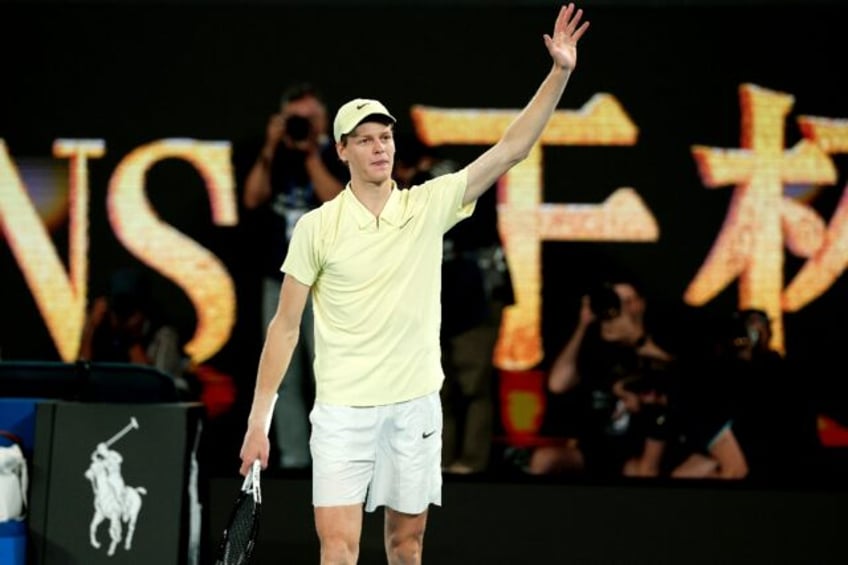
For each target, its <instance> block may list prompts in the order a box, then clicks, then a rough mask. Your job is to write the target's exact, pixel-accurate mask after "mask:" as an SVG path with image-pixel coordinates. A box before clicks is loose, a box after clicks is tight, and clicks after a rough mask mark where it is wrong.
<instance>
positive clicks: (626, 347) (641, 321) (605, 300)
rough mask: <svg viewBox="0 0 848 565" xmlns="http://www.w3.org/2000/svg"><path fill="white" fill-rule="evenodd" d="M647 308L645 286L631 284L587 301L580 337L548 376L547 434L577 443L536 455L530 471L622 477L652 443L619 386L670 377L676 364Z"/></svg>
mask: <svg viewBox="0 0 848 565" xmlns="http://www.w3.org/2000/svg"><path fill="white" fill-rule="evenodd" d="M646 306H647V304H646V300H645V297H644V295H643V293H642V292H641V290H640V288H639V286H638V285H637V283H636V282H635V281H633V280H630V279H626V278H620V279H615V280H608V281H605V282H603V283H602V284H599V285H597V286H595V287H594V288H592V289H591V290H590V291H589V292H588V293H587V294H585V295H584V296H583V297H582V300H581V306H580V313H579V316H578V320H577V324H576V326H575V328H574V331H573V332H572V334H571V337H570V338H569V339H568V341H567V342H566V344H565V346H564V347H563V349H562V350H561V351H560V353H559V354H558V355H557V357H556V359H555V360H554V362H553V364H552V365H551V368H550V372H549V374H548V393H549V394H548V396H549V398H548V409H547V410H546V413H545V423H544V424H543V434H545V435H551V436H557V437H574V438H575V439H576V442H571V443H568V444H563V445H559V444H557V445H545V446H541V447H538V448H536V449H535V450H534V452H533V453H532V454H531V457H530V460H529V464H528V468H527V470H528V472H530V473H532V474H550V473H559V472H581V473H582V472H585V473H587V474H589V475H591V476H593V477H603V476H620V475H621V474H622V472H623V469H624V465H625V463H626V462H627V461H628V460H629V459H631V458H632V457H634V456H635V455H637V454H638V453H640V452H641V450H642V447H643V441H644V437H643V435H642V434H641V432H640V431H639V430H638V429H637V427H636V426H634V425H633V422H632V414H631V413H630V411H629V410H628V407H627V405H626V403H625V402H624V399H623V398H622V397H621V395H620V394H619V393H618V391H617V388H616V387H617V385H618V383H620V382H621V381H622V379H625V378H627V377H628V376H630V375H633V374H634V373H638V372H640V371H645V370H648V369H650V370H652V371H664V370H670V366H671V365H672V364H673V362H674V356H673V355H672V354H671V353H669V352H668V351H666V350H665V349H664V348H663V347H661V346H660V345H659V344H658V343H657V342H656V341H655V339H654V338H653V336H652V335H651V332H650V331H649V328H648V326H647V324H646V318H645V314H646Z"/></svg>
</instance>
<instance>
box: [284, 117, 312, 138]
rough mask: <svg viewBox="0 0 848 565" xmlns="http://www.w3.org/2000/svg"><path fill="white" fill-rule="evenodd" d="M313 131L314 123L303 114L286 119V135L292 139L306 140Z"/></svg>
mask: <svg viewBox="0 0 848 565" xmlns="http://www.w3.org/2000/svg"><path fill="white" fill-rule="evenodd" d="M311 131H312V123H311V122H310V121H309V120H308V119H307V118H304V117H303V116H289V117H288V118H287V119H286V135H287V136H288V137H289V139H291V140H292V141H306V140H307V139H308V138H309V134H310V133H311Z"/></svg>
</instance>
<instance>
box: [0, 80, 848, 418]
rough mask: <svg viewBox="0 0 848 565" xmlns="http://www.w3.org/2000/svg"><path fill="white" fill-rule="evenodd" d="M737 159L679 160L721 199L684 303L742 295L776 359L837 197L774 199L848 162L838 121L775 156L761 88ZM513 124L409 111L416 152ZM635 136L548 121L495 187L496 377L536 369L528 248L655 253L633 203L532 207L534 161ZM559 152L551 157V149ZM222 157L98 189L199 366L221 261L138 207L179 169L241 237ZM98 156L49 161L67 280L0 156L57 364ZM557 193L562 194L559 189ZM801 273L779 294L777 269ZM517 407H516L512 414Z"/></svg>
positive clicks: (811, 294)
mask: <svg viewBox="0 0 848 565" xmlns="http://www.w3.org/2000/svg"><path fill="white" fill-rule="evenodd" d="M739 93H740V106H741V110H742V123H741V125H740V130H741V135H740V147H739V148H733V149H725V148H715V147H706V146H701V145H696V146H693V147H692V155H693V157H694V160H695V163H696V165H697V167H698V172H699V174H700V179H701V182H702V183H703V185H704V187H705V188H708V189H719V188H723V187H731V186H732V190H733V196H732V198H731V203H730V206H729V208H728V210H727V214H726V217H725V220H724V223H723V225H722V226H720V227H718V228H717V234H716V238H715V242H714V244H713V246H712V249H711V250H710V252H709V253H708V255H707V257H706V258H705V259H704V261H703V264H702V266H701V267H700V269H699V270H698V271H697V273H695V274H694V276H693V278H692V280H691V281H690V283H689V285H688V288H687V289H686V291H685V293H684V296H683V298H684V300H685V301H686V302H688V303H689V304H692V305H703V304H705V303H707V302H709V301H710V300H712V299H713V298H714V297H715V296H716V295H717V294H718V293H720V292H721V291H722V290H723V289H724V288H726V287H727V286H728V285H729V284H731V283H732V282H733V281H735V280H737V279H738V281H739V299H738V302H739V307H740V308H748V307H756V308H761V309H763V310H765V311H766V312H768V314H769V315H770V316H771V318H772V320H773V329H774V344H773V345H775V346H776V347H777V348H779V349H783V347H784V332H783V318H782V313H783V312H784V311H795V310H798V309H800V308H802V307H804V305H806V304H808V303H809V302H810V301H811V300H813V299H815V298H816V297H817V296H820V295H821V294H822V293H823V292H824V291H825V290H827V289H828V288H829V287H830V286H831V285H832V284H833V282H834V281H835V280H836V279H837V278H838V277H839V276H840V275H841V274H842V273H843V272H844V270H845V266H846V264H848V191H843V195H842V199H841V201H840V202H839V204H838V208H837V210H836V211H835V213H834V214H833V216H832V218H831V219H830V222H829V223H827V222H826V221H825V220H824V219H823V218H821V217H820V216H819V215H818V213H817V212H816V211H815V210H813V209H812V207H811V206H809V205H807V203H806V202H803V201H801V200H799V199H795V198H793V197H791V196H787V193H786V188H787V186H790V185H791V186H802V187H803V186H810V187H819V186H831V185H834V184H835V183H836V179H837V172H836V169H835V166H834V163H833V159H832V155H834V154H837V153H845V152H846V151H848V121H846V120H837V119H830V118H821V117H812V116H803V117H800V118H799V119H798V123H799V125H800V129H801V131H802V134H803V136H804V138H803V139H802V140H801V141H800V142H798V143H797V144H795V145H794V146H793V147H790V148H786V147H785V122H786V119H787V117H788V116H789V114H790V112H791V109H792V106H793V103H794V98H793V97H792V96H791V95H790V94H786V93H781V92H774V91H770V90H767V89H764V88H762V87H759V86H756V85H751V84H743V85H741V86H740V89H739ZM517 112H518V111H517V110H486V109H451V108H434V107H429V106H414V107H413V108H411V115H412V119H413V123H414V125H415V127H416V129H417V131H418V134H419V136H420V137H421V139H422V140H424V142H425V143H427V144H429V145H451V144H453V145H488V144H491V143H494V142H496V141H497V140H498V139H499V138H500V136H501V134H502V133H503V131H504V130H505V129H506V127H507V126H508V125H509V124H510V123H511V121H512V120H513V119H514V118H515V116H516V115H517ZM638 134H639V129H638V127H637V126H636V124H635V123H634V122H633V120H631V118H630V117H629V116H628V114H627V112H626V111H625V110H624V108H623V107H622V105H621V104H620V103H619V102H618V100H616V98H615V97H614V96H612V95H610V94H598V95H596V96H594V97H593V98H592V99H591V100H589V102H587V103H586V104H585V105H584V106H583V107H582V108H580V109H578V110H559V111H557V112H555V114H554V116H553V117H552V119H551V120H550V122H549V124H548V125H547V127H546V128H545V131H544V132H543V134H542V138H541V140H540V141H539V143H538V144H537V145H536V146H535V147H533V149H532V150H531V151H530V154H529V156H528V157H527V159H525V160H524V161H523V162H521V163H519V164H518V165H517V166H515V167H514V168H513V169H512V170H510V171H509V172H508V173H507V174H506V175H505V176H504V177H503V178H502V179H500V182H499V186H498V214H499V226H498V227H499V229H500V232H501V236H502V239H503V241H504V244H505V248H506V249H505V250H506V256H507V259H508V262H509V268H510V271H511V275H512V278H513V284H514V287H515V294H516V304H515V305H513V306H511V307H509V308H508V309H507V311H506V312H505V315H504V320H503V324H502V327H501V335H500V339H499V341H498V344H497V347H496V351H495V355H494V362H495V365H496V366H497V367H498V368H499V369H502V370H508V371H522V370H527V369H531V368H533V367H534V366H536V365H537V364H538V363H539V362H540V361H542V360H543V358H544V354H545V353H544V351H543V349H542V339H541V316H542V304H541V296H542V293H541V285H542V264H541V244H542V242H544V241H622V242H644V243H651V242H656V241H658V240H659V238H660V235H661V226H659V225H658V223H657V221H656V219H655V217H654V215H653V213H652V211H651V210H650V209H649V208H648V207H647V206H646V204H645V202H644V201H643V200H642V198H641V197H640V195H639V187H638V186H636V187H631V186H624V187H610V188H609V191H610V195H609V196H608V197H607V198H606V199H605V200H604V201H602V202H599V203H596V204H568V203H566V204H559V203H548V202H544V201H543V200H542V198H543V194H544V193H545V190H544V189H545V187H544V186H543V178H544V174H543V173H544V167H545V162H544V160H545V156H546V151H547V150H551V148H555V147H557V146H560V147H564V146H576V145H577V146H579V145H583V146H585V145H589V146H598V147H601V148H602V147H603V146H632V145H635V144H636V141H637V138H638ZM558 150H563V149H558ZM230 151H231V148H230V145H229V143H227V142H209V141H205V142H204V141H197V140H191V139H166V140H161V141H157V142H154V143H150V144H147V145H144V146H141V147H139V148H137V149H135V150H134V151H132V152H130V153H129V154H128V155H126V156H125V157H124V158H123V159H122V160H121V161H120V163H119V164H118V166H117V167H116V169H115V171H114V172H113V174H112V176H111V179H110V181H109V187H108V196H107V199H108V202H107V204H108V214H109V221H110V223H111V225H112V229H113V230H114V232H115V234H116V236H117V237H118V239H119V240H120V241H121V243H122V244H123V245H124V246H125V247H126V248H127V250H129V251H130V252H131V253H132V254H133V255H135V256H136V257H137V258H138V259H139V260H140V261H142V262H144V263H145V264H147V265H148V266H149V267H151V268H152V269H154V270H156V271H157V272H159V273H161V274H162V275H164V276H165V277H167V278H168V279H170V280H172V281H174V282H175V283H176V284H177V285H179V286H180V288H181V289H182V290H183V291H184V292H185V293H186V295H187V296H188V297H189V299H190V301H191V303H192V305H193V307H194V309H195V311H196V313H197V320H198V323H197V327H196V331H195V334H194V336H193V337H192V338H191V339H190V340H189V342H188V344H187V346H186V352H187V353H188V354H189V356H190V357H191V358H192V360H193V361H194V362H195V363H200V362H202V361H204V360H206V359H208V358H210V357H211V356H212V355H214V354H215V353H216V352H218V351H219V350H220V349H221V348H222V347H223V346H224V345H225V344H226V342H227V340H228V339H229V337H230V333H231V331H232V328H233V325H234V321H235V314H236V302H235V292H234V288H233V281H232V279H231V277H230V275H229V273H228V272H227V270H226V267H225V266H224V265H223V264H222V262H221V261H220V259H219V258H218V257H216V256H215V255H214V254H213V253H212V252H211V251H209V250H208V249H206V248H204V247H203V246H202V245H201V244H199V243H198V242H196V241H193V240H191V239H190V238H188V237H187V236H186V235H185V234H183V233H181V232H180V231H178V230H177V229H176V228H175V227H174V226H172V225H169V224H167V223H166V222H164V221H162V220H161V219H160V218H159V216H158V214H157V213H156V210H155V209H154V208H153V206H152V205H151V203H150V201H149V200H148V199H147V197H146V187H145V182H146V176H147V172H148V171H149V170H150V168H151V167H152V166H153V165H154V164H155V163H157V162H159V161H161V160H163V159H182V160H184V161H186V162H188V163H190V164H191V165H192V166H193V167H194V168H195V169H196V170H197V172H198V173H199V174H200V175H201V176H202V178H203V179H204V182H205V186H206V189H207V192H208V196H209V200H210V204H211V206H210V208H211V210H212V221H213V222H214V223H215V224H216V225H220V226H223V225H235V224H236V223H237V222H238V217H237V207H236V199H235V198H236V197H235V182H234V178H233V171H232V167H231V161H230ZM104 152H105V142H104V141H103V140H58V141H56V143H55V145H54V148H53V153H54V156H55V157H57V158H66V159H68V160H69V176H70V179H69V196H68V202H69V225H68V229H69V235H70V237H69V249H68V253H67V257H68V260H67V263H68V266H67V269H66V267H65V266H64V265H63V261H62V259H61V258H60V254H59V253H58V252H57V250H56V249H55V247H54V246H53V244H52V242H51V239H50V236H49V233H48V231H47V229H46V227H45V224H44V222H43V221H42V219H41V218H40V217H39V215H38V213H37V212H36V209H35V206H34V205H33V202H32V200H31V199H30V197H29V195H28V192H27V187H26V186H25V185H24V181H23V180H22V177H21V175H20V174H19V171H18V170H17V169H16V166H15V163H14V162H13V160H12V159H11V158H10V156H9V153H8V151H7V148H6V145H5V143H4V142H3V140H0V221H2V229H3V233H4V234H5V237H6V240H7V241H8V243H9V246H10V248H11V250H12V252H13V254H14V256H15V259H16V261H17V263H18V265H19V266H20V269H21V271H22V273H23V275H24V278H25V279H26V282H27V285H28V287H29V289H30V291H31V292H32V295H33V297H34V299H35V302H36V303H37V305H38V308H39V311H40V313H41V316H42V317H43V319H44V322H45V324H46V326H47V328H48V330H49V332H50V335H51V338H52V339H53V341H54V343H55V345H56V348H57V350H58V351H59V354H60V356H61V358H62V359H63V360H66V361H70V360H73V359H75V358H76V355H77V350H78V348H79V341H80V336H81V332H82V324H83V316H84V313H85V310H86V296H87V285H88V269H89V265H88V257H89V240H88V237H89V236H88V219H89V216H88V214H89V209H90V207H89V187H88V160H89V159H92V158H99V157H101V156H102V155H103V154H104ZM557 188H558V189H559V190H557V191H556V192H559V193H562V194H566V195H567V194H568V192H569V188H568V187H557ZM785 250H788V251H789V252H790V253H793V254H794V255H796V256H799V257H803V258H806V259H807V261H806V263H805V264H804V265H803V267H802V269H801V270H800V271H799V272H798V273H797V275H796V276H795V277H794V278H793V280H792V281H790V282H789V284H788V285H787V286H786V287H785V288H784V281H783V268H784V253H785ZM516 402H518V403H519V404H522V403H523V402H524V401H523V400H521V399H520V398H517V400H516Z"/></svg>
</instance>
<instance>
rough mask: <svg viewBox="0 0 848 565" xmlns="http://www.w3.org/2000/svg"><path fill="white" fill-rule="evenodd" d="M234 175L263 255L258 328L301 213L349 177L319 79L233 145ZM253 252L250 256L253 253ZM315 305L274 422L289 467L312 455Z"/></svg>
mask: <svg viewBox="0 0 848 565" xmlns="http://www.w3.org/2000/svg"><path fill="white" fill-rule="evenodd" d="M233 159H234V165H235V170H236V175H237V178H238V179H239V180H240V181H241V182H242V185H241V187H240V189H241V204H242V207H243V210H244V224H245V225H246V226H248V227H247V228H245V229H248V230H249V233H248V234H247V236H248V238H249V239H250V242H249V247H251V248H256V249H259V254H260V256H261V257H262V260H261V266H260V268H261V283H262V291H261V304H260V309H261V329H262V333H261V335H262V336H264V334H265V329H266V328H267V327H268V324H269V323H270V321H271V318H272V317H273V315H274V312H275V311H276V309H277V302H278V300H279V295H280V285H281V284H282V280H283V273H282V272H281V271H280V267H281V266H282V264H283V259H284V258H285V256H286V252H287V250H288V242H289V238H290V237H291V234H292V230H293V229H294V225H295V223H296V222H297V221H298V220H299V219H300V217H301V216H302V215H303V214H305V213H306V212H308V211H309V210H312V209H313V208H316V207H318V206H319V205H320V204H321V203H323V202H325V201H327V200H330V199H332V198H333V197H335V196H336V195H337V194H339V193H340V192H341V191H342V189H344V186H345V184H346V183H347V181H348V179H349V174H348V170H347V167H345V166H344V164H343V163H342V162H341V161H340V160H339V158H338V155H337V154H336V149H335V145H334V144H333V142H332V139H331V137H330V135H329V119H328V117H327V108H326V105H325V103H324V101H323V99H322V97H321V95H320V94H319V92H318V91H317V90H316V89H315V87H314V86H312V85H310V84H308V83H297V84H293V85H291V86H290V87H289V88H287V89H286V90H285V91H284V93H283V95H282V99H281V104H280V109H279V111H278V112H275V113H274V114H272V115H271V116H270V117H269V118H268V123H267V126H266V128H265V135H264V138H263V139H262V140H261V141H260V142H259V143H257V144H253V145H251V144H245V145H240V146H238V147H235V148H234V151H233ZM250 255H253V253H252V252H251V253H250ZM312 328H313V323H312V309H311V307H307V308H306V310H305V312H304V315H303V320H302V323H301V331H300V337H301V339H300V340H299V342H298V346H297V349H295V352H294V357H293V358H292V361H291V364H290V365H289V369H288V372H287V373H286V376H285V378H284V380H283V384H282V386H281V388H280V397H279V401H278V402H277V408H276V412H275V416H274V419H273V422H274V437H276V440H277V448H278V450H279V455H280V460H279V466H281V467H284V468H305V467H308V466H309V465H310V463H311V461H310V454H309V420H308V412H307V409H306V407H307V406H308V405H309V404H310V403H311V395H312V394H313V388H312V387H313V386H314V384H313V381H312V373H311V371H312V359H313V357H314V345H313V344H314V340H313V333H312V332H313V329H312Z"/></svg>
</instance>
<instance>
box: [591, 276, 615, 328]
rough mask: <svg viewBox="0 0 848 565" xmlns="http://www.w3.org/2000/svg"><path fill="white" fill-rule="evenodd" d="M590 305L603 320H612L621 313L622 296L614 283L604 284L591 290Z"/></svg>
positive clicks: (593, 311) (594, 312)
mask: <svg viewBox="0 0 848 565" xmlns="http://www.w3.org/2000/svg"><path fill="white" fill-rule="evenodd" d="M589 307H590V308H591V309H592V313H593V314H595V316H597V317H598V318H600V319H601V320H612V319H613V318H617V317H618V315H619V314H621V298H619V296H618V293H617V292H615V289H613V287H612V285H610V284H603V285H601V286H599V287H596V288H594V289H593V290H592V291H590V292H589Z"/></svg>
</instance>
